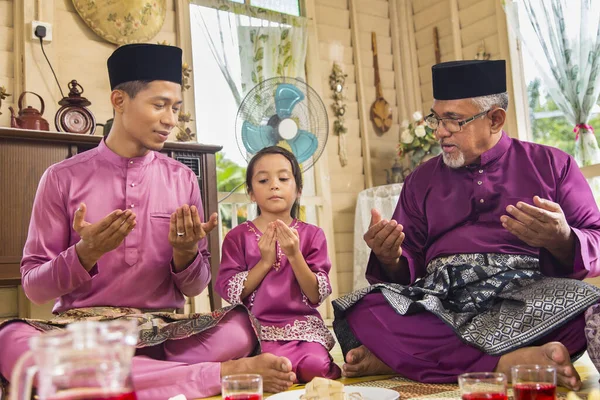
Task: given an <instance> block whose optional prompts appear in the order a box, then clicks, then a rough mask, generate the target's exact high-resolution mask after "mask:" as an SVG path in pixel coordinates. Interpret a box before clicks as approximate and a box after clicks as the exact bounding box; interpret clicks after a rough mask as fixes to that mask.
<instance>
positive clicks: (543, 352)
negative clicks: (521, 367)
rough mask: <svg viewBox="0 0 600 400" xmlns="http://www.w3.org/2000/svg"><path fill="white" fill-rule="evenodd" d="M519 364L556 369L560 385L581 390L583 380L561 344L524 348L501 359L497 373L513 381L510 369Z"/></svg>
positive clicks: (553, 343) (554, 343) (552, 343)
mask: <svg viewBox="0 0 600 400" xmlns="http://www.w3.org/2000/svg"><path fill="white" fill-rule="evenodd" d="M518 364H542V365H553V366H555V367H556V379H557V380H558V384H559V385H561V386H564V387H566V388H568V389H572V390H579V389H580V388H581V378H580V377H579V374H578V373H577V371H576V370H575V367H574V366H573V364H572V363H571V357H570V356H569V351H568V350H567V348H566V347H565V346H564V345H563V344H562V343H560V342H550V343H546V344H545V345H543V346H536V347H524V348H522V349H518V350H515V351H512V352H510V353H508V354H505V355H503V356H502V357H500V361H499V362H498V365H497V366H496V371H497V372H503V373H504V374H505V375H506V376H507V377H508V379H509V380H510V379H511V373H510V367H512V366H513V365H518Z"/></svg>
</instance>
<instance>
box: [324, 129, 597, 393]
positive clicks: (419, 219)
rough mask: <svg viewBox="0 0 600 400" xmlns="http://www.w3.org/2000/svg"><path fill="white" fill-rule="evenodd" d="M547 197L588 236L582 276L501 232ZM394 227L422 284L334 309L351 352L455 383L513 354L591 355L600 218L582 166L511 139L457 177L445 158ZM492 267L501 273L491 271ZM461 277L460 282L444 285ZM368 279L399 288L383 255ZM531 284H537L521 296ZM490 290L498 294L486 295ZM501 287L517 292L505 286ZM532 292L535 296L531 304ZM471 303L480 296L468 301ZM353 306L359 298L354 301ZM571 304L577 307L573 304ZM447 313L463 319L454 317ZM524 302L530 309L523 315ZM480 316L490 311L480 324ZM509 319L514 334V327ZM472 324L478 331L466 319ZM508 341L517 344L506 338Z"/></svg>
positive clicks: (413, 277)
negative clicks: (520, 209) (559, 346)
mask: <svg viewBox="0 0 600 400" xmlns="http://www.w3.org/2000/svg"><path fill="white" fill-rule="evenodd" d="M535 195H538V196H540V197H542V198H545V199H549V200H551V201H554V202H556V203H558V204H560V206H561V208H562V210H563V212H564V214H565V216H566V219H567V222H568V223H569V225H570V226H571V228H572V230H573V232H574V234H575V235H576V239H575V242H576V246H575V258H574V260H573V265H572V267H570V268H565V267H563V266H561V265H560V263H559V262H558V261H557V260H556V259H555V258H554V257H553V256H552V255H551V254H550V253H549V252H548V251H547V250H545V249H539V248H533V247H530V246H528V245H527V244H526V243H524V242H523V241H521V240H520V239H518V238H517V237H516V236H514V235H512V234H511V233H509V232H508V231H507V230H505V229H504V228H503V227H502V225H501V222H500V217H501V216H502V215H508V213H507V212H506V210H505V209H506V207H507V206H508V205H516V203H517V202H518V201H523V202H526V203H528V204H532V203H533V196H535ZM392 218H393V219H394V220H396V221H398V223H399V224H401V225H402V226H403V227H404V232H405V234H406V238H405V240H404V243H403V244H402V252H403V253H402V256H403V257H404V258H406V260H407V261H408V267H409V269H410V281H407V282H391V283H392V285H388V286H387V287H384V286H379V287H377V286H372V287H371V289H372V288H373V287H376V290H371V289H368V290H365V291H363V292H362V293H361V292H359V293H354V294H352V295H349V296H348V297H346V298H342V299H339V300H336V301H335V302H334V308H335V309H336V321H335V323H334V327H335V328H336V334H337V335H338V340H339V341H340V344H341V345H342V349H343V350H344V351H348V350H349V349H350V348H352V347H355V346H357V345H358V344H360V343H362V344H364V345H365V346H366V347H367V348H369V349H370V350H371V351H372V352H373V353H374V354H375V355H376V356H377V357H379V358H380V359H381V360H382V361H384V362H385V363H386V364H387V365H389V366H390V367H392V368H393V369H394V370H396V371H397V372H398V373H400V374H402V375H404V376H406V377H409V378H412V379H416V380H420V381H424V382H452V381H455V380H456V376H457V375H459V374H461V373H464V372H468V371H492V370H493V369H494V368H495V366H496V364H497V362H498V360H499V357H500V355H501V354H504V353H506V352H508V351H512V350H514V349H515V348H518V347H522V346H525V345H535V344H541V343H546V342H549V341H553V340H558V341H561V342H562V343H563V344H564V345H565V346H566V347H567V348H568V349H569V351H570V353H571V354H574V353H577V352H581V351H582V350H584V349H585V346H586V341H585V336H584V332H583V327H584V322H583V316H582V315H581V312H582V311H583V310H585V308H586V307H588V306H589V305H590V304H591V303H594V302H595V301H597V300H598V298H599V295H598V290H597V289H596V288H593V287H590V286H589V285H586V284H584V283H582V282H579V281H576V280H575V279H583V278H585V277H588V276H589V277H592V276H596V275H599V274H600V262H599V260H598V255H599V254H600V212H599V211H598V207H597V206H596V203H595V200H594V197H593V195H592V193H591V190H590V188H589V185H588V184H587V182H586V180H585V179H584V177H583V175H582V174H581V172H580V170H579V168H578V166H577V165H576V163H575V162H574V160H573V158H572V157H570V156H569V155H567V154H565V153H564V152H562V151H560V150H558V149H555V148H551V147H546V146H541V145H537V144H532V143H527V142H521V141H518V140H515V139H511V138H509V137H508V136H507V135H506V133H503V134H502V137H501V139H500V140H499V142H498V143H497V144H496V145H495V146H494V147H493V148H492V149H490V150H488V151H487V152H485V153H483V154H482V155H481V162H480V164H477V165H470V166H466V167H462V168H458V169H451V168H449V167H447V166H446V165H445V164H444V163H443V161H442V157H441V156H439V157H436V158H434V159H432V160H430V161H429V162H427V163H425V164H424V165H422V166H420V167H419V168H417V169H416V170H415V171H414V172H413V173H412V174H411V175H410V176H409V177H408V178H407V179H406V182H405V184H404V186H403V189H402V193H401V196H400V200H399V202H398V206H397V208H396V211H395V212H394V215H393V217H392ZM477 260H480V262H478V261H477ZM444 263H447V265H449V266H450V267H448V268H446V267H447V265H445V264H444ZM465 266H466V267H470V266H474V267H483V269H481V270H480V271H477V270H476V269H474V268H467V269H465ZM445 268H446V269H445ZM486 268H487V269H486ZM490 268H491V269H494V270H493V272H491V273H490V272H489V270H490ZM461 269H462V270H461ZM457 271H458V272H457ZM473 271H475V274H473ZM486 271H487V272H486ZM540 272H541V274H540ZM470 274H471V275H470ZM477 274H479V275H477ZM511 274H513V275H511ZM515 274H516V275H515ZM436 275H439V276H438V278H439V279H437V280H436ZM542 275H543V276H542ZM511 276H512V278H511ZM515 276H516V279H515ZM449 277H450V278H452V279H450V282H446V283H444V279H448V278H449ZM550 277H563V278H564V277H568V278H574V279H569V280H566V279H557V278H550ZM367 279H368V280H369V282H370V283H371V284H375V285H377V284H379V283H381V282H389V279H388V278H387V277H386V275H385V272H384V270H383V269H382V267H381V265H380V263H379V262H378V260H377V258H376V257H375V256H374V255H373V254H371V258H370V260H369V264H368V267H367ZM525 280H529V281H528V282H527V285H529V284H530V283H531V285H529V286H527V285H523V286H525V287H523V288H521V287H518V286H520V282H525ZM478 282H479V283H481V282H484V284H486V285H488V286H487V287H478V286H477V284H478ZM395 284H397V285H395ZM407 285H410V286H407ZM444 285H446V286H447V287H446V288H444ZM501 285H505V286H503V287H504V288H505V289H506V290H505V291H503V290H504V289H502V290H498V289H497V288H496V287H495V286H501ZM509 286H510V287H509ZM448 287H449V290H446V289H448ZM465 288H466V289H465ZM531 288H535V291H536V293H539V292H544V291H547V293H544V295H543V296H546V297H544V298H543V299H542V300H541V301H542V303H539V304H543V305H544V306H547V307H548V310H546V309H544V308H543V307H542V308H541V310H542V311H543V313H544V315H539V316H538V315H537V314H536V313H537V311H536V310H535V308H536V306H535V304H536V303H535V299H534V296H535V294H534V293H533V292H534V290H533V289H531ZM561 288H565V289H566V288H568V289H567V290H566V293H563V298H562V299H561V298H560V295H558V293H560V291H561ZM528 291H529V292H530V293H529V294H530V295H531V296H530V297H528V295H527V296H525V295H523V296H522V294H523V293H527V292H528ZM413 292H418V293H419V294H418V295H417V294H415V295H413ZM433 292H436V293H435V295H434V296H430V295H431V294H432V293H433ZM367 293H368V294H367ZM439 293H445V294H448V293H450V295H449V296H450V297H452V296H456V301H454V302H452V301H449V300H448V298H444V299H442V300H441V301H438V300H436V299H435V296H437V295H438V294H439ZM457 293H458V294H457ZM465 293H466V295H465ZM469 293H471V295H472V296H471V297H472V298H470V299H465V298H466V297H469V296H468V294H469ZM490 293H491V295H490ZM488 295H490V297H486V296H488ZM496 295H498V296H497V297H494V296H496ZM572 295H574V296H575V297H574V298H573V299H571V297H570V296H572ZM579 295H581V296H580V297H577V296H579ZM352 296H354V300H350V298H351V297H352ZM361 296H362V299H361V300H358V301H357V300H356V298H357V297H361ZM461 296H463V297H461ZM479 296H481V297H479ZM520 296H521V297H520ZM543 296H542V297H543ZM556 296H558V297H557V299H556V302H553V300H552V299H554V298H555V297H556ZM438 297H439V296H438ZM424 299H425V300H424ZM432 299H433V300H432ZM565 300H566V303H568V304H566V303H565V304H563V303H562V302H564V301H565ZM571 300H573V301H572V302H571ZM463 301H464V302H463ZM559 303H560V304H559ZM441 304H443V306H445V307H446V308H449V307H454V309H453V310H451V312H450V313H446V311H447V310H443V309H441V307H440V305H441ZM523 304H524V305H526V307H525V306H523V308H522V309H520V308H518V307H520V306H521V305H523ZM573 304H576V307H575V306H573ZM480 306H481V307H482V310H483V311H485V312H481V315H478V314H479V313H480V310H478V307H480ZM511 307H513V308H512V309H511ZM571 307H572V308H573V309H577V310H578V311H577V312H574V311H573V310H572V309H569V308H571ZM515 310H517V311H515ZM538 311H539V310H538ZM528 312H531V313H532V318H533V320H534V322H531V319H530V318H529V316H528V315H527V313H528ZM546 312H547V315H546V314H545V313H546ZM494 313H496V315H495V317H496V318H495V319H493V321H492V320H490V319H489V318H488V320H486V321H484V322H481V321H482V320H483V319H484V318H483V317H482V316H483V315H485V316H488V317H489V315H490V314H492V315H493V314H494ZM534 314H536V315H534ZM509 315H510V316H511V317H512V318H513V320H511V322H510V323H512V324H513V325H510V323H507V322H506V320H507V316H509ZM556 315H558V316H564V318H563V319H562V320H561V319H560V318H557V319H556V321H554V322H552V323H547V324H546V325H543V324H541V323H540V324H539V325H536V323H537V322H535V320H536V318H539V319H544V318H546V319H548V318H551V317H552V316H556ZM465 316H467V317H468V318H466V319H468V321H461V318H464V317H465ZM480 317H481V318H480ZM457 321H458V322H457ZM566 321H570V322H568V323H566V324H565V322H566ZM473 322H477V323H480V325H477V324H474V323H473ZM538 322H539V321H538ZM469 324H471V325H474V326H478V327H479V328H480V329H481V330H482V331H484V332H487V333H489V335H488V337H483V336H484V335H482V337H477V335H476V333H473V334H471V335H469V334H465V332H468V330H469V328H473V326H469ZM486 324H487V325H486ZM490 324H492V326H490ZM493 324H497V325H493ZM528 324H529V325H528ZM525 325H528V326H525ZM524 326H525V327H524ZM484 328H485V329H488V331H485V329H484ZM494 328H496V330H494ZM503 329H505V330H503ZM475 330H476V329H475ZM503 335H506V338H501V337H502V336H503ZM511 335H512V336H511ZM490 337H491V339H490ZM495 339H498V342H494V340H495ZM491 354H493V355H491Z"/></svg>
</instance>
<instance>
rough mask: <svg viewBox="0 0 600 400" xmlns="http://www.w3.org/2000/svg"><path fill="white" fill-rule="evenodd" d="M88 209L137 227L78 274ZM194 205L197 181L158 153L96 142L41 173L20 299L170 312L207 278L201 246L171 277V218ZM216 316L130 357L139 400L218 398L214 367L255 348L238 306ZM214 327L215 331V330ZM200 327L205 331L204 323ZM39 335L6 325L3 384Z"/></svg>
mask: <svg viewBox="0 0 600 400" xmlns="http://www.w3.org/2000/svg"><path fill="white" fill-rule="evenodd" d="M81 202H84V203H85V204H86V205H87V214H86V216H85V220H86V221H88V222H90V223H95V222H98V221H99V220H101V219H102V218H104V217H105V216H106V215H108V214H109V213H110V212H111V211H113V210H115V209H122V210H124V209H131V210H132V211H134V212H135V214H136V216H137V217H136V222H137V225H136V227H135V229H134V230H133V231H132V232H131V233H130V234H129V235H128V236H127V238H125V240H124V241H123V243H121V245H120V246H119V247H117V248H116V249H115V250H113V251H110V252H108V253H106V254H105V255H104V256H102V257H101V258H100V260H98V263H97V264H96V265H95V266H94V267H93V268H92V270H90V271H89V272H88V271H86V270H85V269H84V268H83V266H82V265H81V263H80V261H79V258H78V256H77V253H76V251H75V244H76V243H77V242H79V240H80V238H79V235H78V234H77V233H76V232H75V231H74V229H73V217H74V213H75V210H76V209H77V208H78V207H79V204H80V203H81ZM184 204H188V205H190V206H191V205H195V206H196V207H198V210H199V213H200V215H201V216H202V215H203V211H202V210H203V209H202V202H201V199H200V192H199V188H198V182H197V179H196V177H195V175H194V173H193V172H192V171H191V170H190V169H189V168H187V167H186V166H184V165H183V164H181V163H179V162H178V161H175V160H173V159H171V158H168V157H166V156H164V155H162V154H160V153H157V152H153V151H151V152H149V153H148V154H146V155H145V156H143V157H137V158H130V159H128V158H123V157H121V156H119V155H117V154H115V153H114V152H112V151H111V150H110V149H109V148H108V147H107V146H106V144H105V143H104V141H102V142H101V143H100V145H99V146H98V147H97V148H94V149H92V150H89V151H86V152H84V153H81V154H78V155H76V156H74V157H72V158H69V159H67V160H64V161H62V162H60V163H58V164H55V165H53V166H51V167H50V168H48V170H46V172H45V173H44V175H43V177H42V179H41V181H40V184H39V187H38V191H37V194H36V198H35V202H34V206H33V212H32V216H31V223H30V227H29V234H28V237H27V242H26V244H25V248H24V251H23V259H22V262H21V273H22V282H23V288H24V290H25V293H26V294H27V296H28V297H29V299H31V300H32V301H33V302H35V303H44V302H47V301H52V300H55V302H56V303H55V306H54V309H53V312H54V313H56V314H60V313H63V312H67V311H69V310H73V309H81V308H85V309H86V310H92V311H93V310H94V309H95V308H99V307H131V308H135V309H141V310H148V311H150V310H165V309H170V310H174V309H177V308H181V307H183V305H184V302H185V299H184V295H186V296H196V295H198V294H200V293H201V292H202V291H203V290H204V289H205V288H206V286H207V285H208V283H209V281H210V278H211V276H210V265H209V256H210V255H209V253H208V252H207V243H206V240H202V241H201V242H200V243H199V251H198V255H197V256H196V258H195V259H194V260H193V261H192V262H191V264H190V265H189V266H188V267H187V268H186V269H184V270H183V271H180V272H174V270H173V268H172V265H171V260H172V255H173V248H172V247H171V245H170V244H169V241H168V232H169V218H170V214H171V213H173V212H174V211H175V210H176V209H177V208H178V207H180V206H182V205H184ZM213 315H218V318H217V317H215V318H214V321H216V322H214V323H213V324H210V327H207V328H206V329H205V330H197V331H198V332H201V333H198V334H196V335H193V336H190V337H185V338H181V339H180V340H165V341H164V342H161V341H160V340H158V341H156V340H155V341H154V342H153V343H152V344H154V343H157V344H156V345H155V346H151V347H145V348H143V349H140V350H139V351H138V354H140V356H136V357H135V358H134V362H133V381H134V385H135V388H136V390H137V391H138V397H139V398H140V399H166V398H169V397H171V396H174V395H176V394H179V393H183V394H185V395H186V396H187V397H205V396H211V395H215V394H217V393H219V392H220V368H221V366H220V362H222V361H227V360H231V359H235V358H240V357H245V356H248V355H250V354H251V353H252V352H253V350H254V348H255V347H256V345H257V341H256V336H255V334H254V330H253V327H252V324H251V322H250V320H249V318H248V314H247V312H246V311H245V310H242V308H241V307H239V308H237V309H234V310H232V311H230V312H228V313H226V314H225V315H223V314H219V313H217V314H213ZM215 324H217V325H216V326H215ZM207 326H208V325H207ZM36 334H39V331H38V330H36V329H35V328H34V327H33V326H31V324H29V325H28V324H26V323H24V322H11V323H9V324H5V325H3V326H2V329H0V349H2V351H1V352H0V373H1V374H2V375H3V376H4V377H5V378H9V377H10V374H11V371H12V368H13V366H14V363H15V361H16V360H17V359H18V357H19V356H20V355H21V354H23V353H24V352H25V351H26V350H27V348H28V346H27V339H28V338H29V337H31V336H32V335H36Z"/></svg>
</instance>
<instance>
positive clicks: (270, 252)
mask: <svg viewBox="0 0 600 400" xmlns="http://www.w3.org/2000/svg"><path fill="white" fill-rule="evenodd" d="M275 243H276V240H275V226H274V222H271V223H269V225H268V226H267V231H266V232H265V233H263V235H262V236H261V237H260V239H258V249H259V250H260V256H261V258H262V260H263V261H264V262H265V263H266V264H267V265H269V266H271V265H273V264H275V260H276V257H277V249H276V246H275Z"/></svg>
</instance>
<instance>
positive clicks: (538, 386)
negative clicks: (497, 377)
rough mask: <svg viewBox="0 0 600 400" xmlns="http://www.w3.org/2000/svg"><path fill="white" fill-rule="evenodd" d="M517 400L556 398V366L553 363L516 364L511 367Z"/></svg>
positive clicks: (547, 399) (548, 399)
mask: <svg viewBox="0 0 600 400" xmlns="http://www.w3.org/2000/svg"><path fill="white" fill-rule="evenodd" d="M511 373H512V384H513V392H514V398H515V400H554V399H556V368H554V367H553V366H551V365H515V366H514V367H512V368H511Z"/></svg>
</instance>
